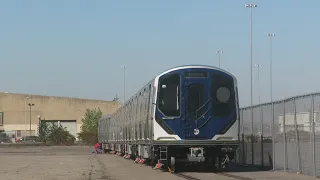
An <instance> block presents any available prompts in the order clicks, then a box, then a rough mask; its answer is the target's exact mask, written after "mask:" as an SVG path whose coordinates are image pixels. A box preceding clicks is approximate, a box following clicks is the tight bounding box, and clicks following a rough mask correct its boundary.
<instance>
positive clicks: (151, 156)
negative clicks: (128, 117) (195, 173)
mask: <svg viewBox="0 0 320 180" xmlns="http://www.w3.org/2000/svg"><path fill="white" fill-rule="evenodd" d="M237 147H238V145H235V144H230V145H227V144H226V145H211V146H210V145H204V146H196V145H154V144H152V145H150V144H144V145H137V144H135V145H129V144H125V143H123V144H122V143H121V144H107V145H106V148H105V149H107V150H109V151H114V153H118V155H121V156H124V157H126V158H127V159H132V160H135V161H137V159H139V160H142V159H143V162H144V164H147V165H150V166H152V167H157V166H160V169H162V170H164V171H175V172H177V171H183V170H185V169H186V168H189V167H191V168H192V167H193V168H201V170H206V171H217V170H219V169H227V168H228V165H229V162H230V161H232V160H233V159H234V158H235V152H236V149H237ZM158 168H159V167H158Z"/></svg>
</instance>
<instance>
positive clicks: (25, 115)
mask: <svg viewBox="0 0 320 180" xmlns="http://www.w3.org/2000/svg"><path fill="white" fill-rule="evenodd" d="M23 99H24V141H25V140H26V135H27V99H29V96H27V97H24V98H23Z"/></svg>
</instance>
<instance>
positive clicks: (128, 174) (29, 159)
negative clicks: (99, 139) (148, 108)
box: [0, 146, 314, 180]
mask: <svg viewBox="0 0 320 180" xmlns="http://www.w3.org/2000/svg"><path fill="white" fill-rule="evenodd" d="M91 151H92V148H91V147H81V146H79V147H19V148H18V147H0V177H1V178H0V179H1V180H31V179H32V180H102V179H105V180H150V179H152V180H163V179H165V180H182V179H184V178H181V177H178V176H175V175H172V174H170V173H164V172H161V171H159V170H152V169H151V167H148V166H144V165H139V164H135V163H133V162H132V161H129V160H125V159H123V158H121V157H119V156H116V155H110V154H99V155H95V154H91ZM241 171H242V172H232V173H228V174H232V175H234V176H241V177H247V178H251V179H257V180H260V179H277V180H282V179H283V180H285V179H290V180H295V179H297V180H298V179H301V178H302V179H304V180H309V179H314V178H313V177H304V176H303V177H302V176H301V175H300V176H298V175H295V174H288V173H280V172H245V171H244V170H241ZM184 174H187V175H191V176H194V177H196V178H198V179H204V180H206V179H208V180H209V179H210V180H212V179H217V180H234V179H235V177H227V176H225V175H220V174H213V173H192V172H191V173H184ZM236 179H237V178H236Z"/></svg>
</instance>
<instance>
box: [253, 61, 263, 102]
mask: <svg viewBox="0 0 320 180" xmlns="http://www.w3.org/2000/svg"><path fill="white" fill-rule="evenodd" d="M261 66H262V65H261V64H255V65H254V67H256V68H258V98H259V99H258V100H259V104H260V103H261V102H260V67H261Z"/></svg>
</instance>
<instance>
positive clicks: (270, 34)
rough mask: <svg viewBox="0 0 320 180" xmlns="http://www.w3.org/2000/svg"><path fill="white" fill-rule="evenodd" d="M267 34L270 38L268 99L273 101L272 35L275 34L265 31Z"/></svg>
mask: <svg viewBox="0 0 320 180" xmlns="http://www.w3.org/2000/svg"><path fill="white" fill-rule="evenodd" d="M267 36H268V37H269V39H270V50H269V51H270V99H271V102H272V101H273V99H272V37H273V36H275V34H274V33H267Z"/></svg>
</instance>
